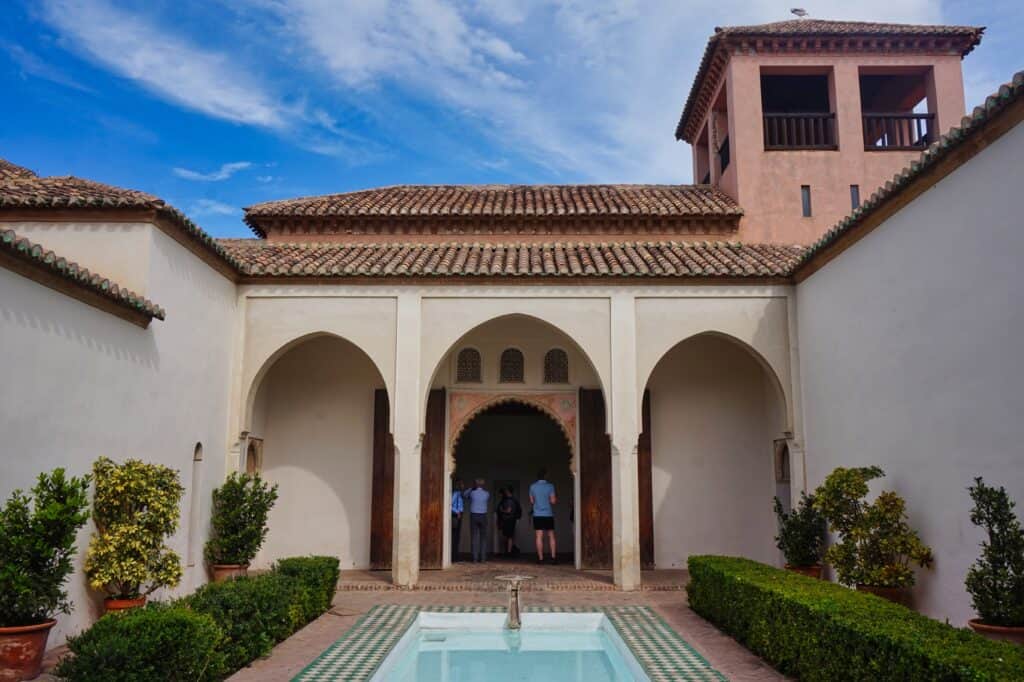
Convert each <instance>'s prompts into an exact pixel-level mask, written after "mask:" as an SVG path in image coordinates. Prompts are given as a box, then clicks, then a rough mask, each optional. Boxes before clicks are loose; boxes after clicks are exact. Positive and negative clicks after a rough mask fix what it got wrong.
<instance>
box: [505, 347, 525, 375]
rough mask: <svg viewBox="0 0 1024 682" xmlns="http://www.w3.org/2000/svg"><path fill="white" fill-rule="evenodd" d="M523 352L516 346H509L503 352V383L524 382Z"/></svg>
mask: <svg viewBox="0 0 1024 682" xmlns="http://www.w3.org/2000/svg"><path fill="white" fill-rule="evenodd" d="M523 364H524V363H523V354H522V352H521V351H519V350H516V349H515V348H507V349H505V350H504V351H503V352H502V354H501V374H500V379H499V380H500V381H501V382H502V383H522V381H523V375H524V371H523Z"/></svg>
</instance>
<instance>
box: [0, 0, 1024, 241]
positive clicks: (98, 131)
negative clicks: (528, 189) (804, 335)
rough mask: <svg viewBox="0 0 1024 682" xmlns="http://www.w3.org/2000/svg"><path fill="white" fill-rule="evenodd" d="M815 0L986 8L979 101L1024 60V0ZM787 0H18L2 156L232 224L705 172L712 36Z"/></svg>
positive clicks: (815, 12)
mask: <svg viewBox="0 0 1024 682" xmlns="http://www.w3.org/2000/svg"><path fill="white" fill-rule="evenodd" d="M801 2H802V5H803V6H804V7H806V8H807V9H808V11H809V12H810V14H811V16H815V17H819V18H830V19H839V18H842V19H862V20H876V21H905V22H923V23H929V22H934V23H955V24H973V25H984V26H987V27H988V28H987V31H986V34H985V39H984V40H983V42H982V44H981V46H980V47H979V48H978V49H977V50H975V52H973V53H972V54H971V55H969V56H968V57H967V59H966V60H965V61H964V73H965V86H966V89H967V102H968V106H973V105H975V104H977V103H978V102H979V101H980V100H981V99H982V98H983V97H984V96H985V95H987V94H988V93H990V92H992V91H993V90H994V89H995V88H996V87H998V85H999V84H1000V83H1001V82H1003V81H1005V80H1007V79H1008V78H1009V77H1010V75H1011V74H1012V73H1013V72H1014V71H1016V70H1018V69H1020V68H1024V59H1021V57H1022V55H1024V51H1022V50H1021V48H1020V43H1019V36H1021V35H1024V4H1021V3H1019V2H1009V1H1006V0H994V1H991V2H984V3H978V2H968V1H960V0H958V1H956V2H933V1H930V0H899V1H898V2H892V0H885V1H883V0H864V1H862V2H858V3H850V2H809V1H806V0H801ZM853 5H856V6H853ZM789 6H790V5H783V4H780V3H778V2H766V1H763V0H752V1H751V0H747V1H738V0H714V1H711V0H701V1H698V2H682V1H680V0H665V1H661V0H658V1H655V0H647V1H642V0H475V1H469V0H450V1H447V2H446V1H444V0H396V1H388V0H236V1H233V2H227V1H225V2H215V1H210V0H208V1H206V2H195V3H189V2H170V1H168V2H162V1H153V0H151V1H150V2H145V3H127V2H116V1H115V0H36V1H34V2H12V1H11V0H8V2H7V3H5V8H4V9H5V11H4V17H3V21H2V23H0V78H2V83H3V90H2V92H3V109H2V111H3V114H2V119H0V121H2V124H0V156H2V157H5V158H7V159H9V160H11V161H13V162H15V163H18V164H21V165H25V166H28V167H29V168H32V169H33V170H35V171H37V172H39V173H41V174H44V175H68V174H71V175H79V176H82V177H87V178H92V179H95V180H100V181H103V182H108V183H111V184H116V185H121V186H125V187H132V188H137V189H142V190H146V191H148V192H152V193H154V194H156V195H158V196H160V197H162V198H164V199H166V200H167V201H169V202H170V203H172V204H174V205H175V206H177V207H179V208H180V209H182V210H184V211H185V212H186V213H188V214H189V215H190V216H191V217H192V218H193V219H194V220H195V221H196V222H198V223H199V224H200V225H202V226H203V227H204V228H206V229H207V230H208V231H209V232H211V233H212V234H214V235H217V236H243V235H247V234H248V231H247V229H246V228H245V226H244V225H243V224H242V222H241V207H242V206H245V205H248V204H252V203H256V202H259V201H265V200H269V199H278V198H284V197H292V196H301V195H310V194H324V193H329V192H340V191H347V190H352V189H359V188H364V187H372V186H377V185H391V184H401V183H456V182H457V183H492V182H493V183H506V182H512V183H549V182H550V183H560V182H689V181H690V180H691V178H690V162H689V148H688V147H687V146H686V145H685V144H683V143H679V142H675V141H674V139H673V132H674V128H675V123H676V120H677V119H678V116H679V112H680V110H681V108H682V105H683V102H684V100H685V97H686V94H687V92H688V90H689V87H690V84H691V82H692V80H693V76H694V73H695V71H696V68H697V65H698V62H699V60H700V55H701V53H702V51H703V49H704V44H705V42H706V40H707V36H708V35H710V33H711V32H712V30H713V28H714V26H715V25H728V24H744V23H757V22H763V21H777V20H782V19H787V18H789V17H790V15H789V13H788V8H789Z"/></svg>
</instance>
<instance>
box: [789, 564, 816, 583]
mask: <svg viewBox="0 0 1024 682" xmlns="http://www.w3.org/2000/svg"><path fill="white" fill-rule="evenodd" d="M786 570H787V571H792V572H793V573H799V574H800V575H804V576H807V577H808V578H814V579H815V580H821V564H814V565H813V566H792V565H790V564H786Z"/></svg>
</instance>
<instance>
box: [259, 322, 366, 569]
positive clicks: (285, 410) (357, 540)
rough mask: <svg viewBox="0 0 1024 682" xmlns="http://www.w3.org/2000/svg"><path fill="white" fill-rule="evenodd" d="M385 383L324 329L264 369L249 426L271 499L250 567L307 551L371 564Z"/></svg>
mask: <svg viewBox="0 0 1024 682" xmlns="http://www.w3.org/2000/svg"><path fill="white" fill-rule="evenodd" d="M383 387H384V381H383V379H382V378H381V376H380V374H379V373H378V372H377V370H376V368H375V367H374V366H373V364H372V363H371V362H370V359H369V358H368V357H367V356H366V355H365V354H364V353H362V352H361V351H360V350H358V349H357V348H356V347H355V346H353V345H352V344H351V343H349V342H348V341H345V340H343V339H339V338H337V337H330V336H321V337H317V338H314V339H311V340H308V341H305V342H303V343H301V344H300V345H298V346H296V347H294V348H292V349H291V350H289V351H288V352H287V353H285V354H284V355H283V356H282V357H281V358H280V359H278V360H277V362H276V363H275V364H274V365H273V366H272V367H271V368H270V369H269V371H268V372H267V373H266V375H265V377H264V378H263V381H262V383H261V384H260V386H259V388H258V392H257V397H256V405H257V407H256V409H255V413H256V414H257V415H259V416H260V420H259V421H254V423H253V432H254V435H256V436H259V437H262V438H263V472H262V473H263V475H264V476H265V478H266V479H267V480H268V481H270V482H272V483H276V484H277V485H278V500H277V503H276V505H275V506H274V509H273V510H272V511H271V515H270V533H269V534H268V536H267V541H266V543H265V544H264V546H263V548H262V550H261V551H260V554H259V556H258V557H257V559H256V562H255V565H256V566H257V567H267V566H269V565H270V564H272V563H273V562H274V561H275V560H277V559H280V558H282V557H286V556H297V555H305V554H325V555H329V556H337V557H339V559H340V560H341V567H342V568H343V569H346V568H366V567H368V566H369V563H370V505H371V495H370V493H371V489H372V472H373V400H374V390H375V389H377V388H383Z"/></svg>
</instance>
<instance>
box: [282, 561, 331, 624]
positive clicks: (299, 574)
mask: <svg viewBox="0 0 1024 682" xmlns="http://www.w3.org/2000/svg"><path fill="white" fill-rule="evenodd" d="M274 570H275V571H276V572H278V573H280V574H281V575H287V576H292V577H293V578H298V579H299V580H301V581H302V582H304V583H305V584H306V585H307V586H308V587H309V588H310V589H311V590H312V591H313V594H314V595H316V597H317V599H316V613H315V614H314V615H313V617H314V618H315V617H316V616H319V615H320V614H321V613H323V612H324V611H326V610H327V609H329V608H331V602H332V601H334V593H335V592H336V591H337V590H338V576H339V574H340V573H339V568H338V558H337V557H333V556H308V557H307V556H303V557H291V558H288V559H281V560H280V561H278V562H277V564H276V565H275V566H274Z"/></svg>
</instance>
